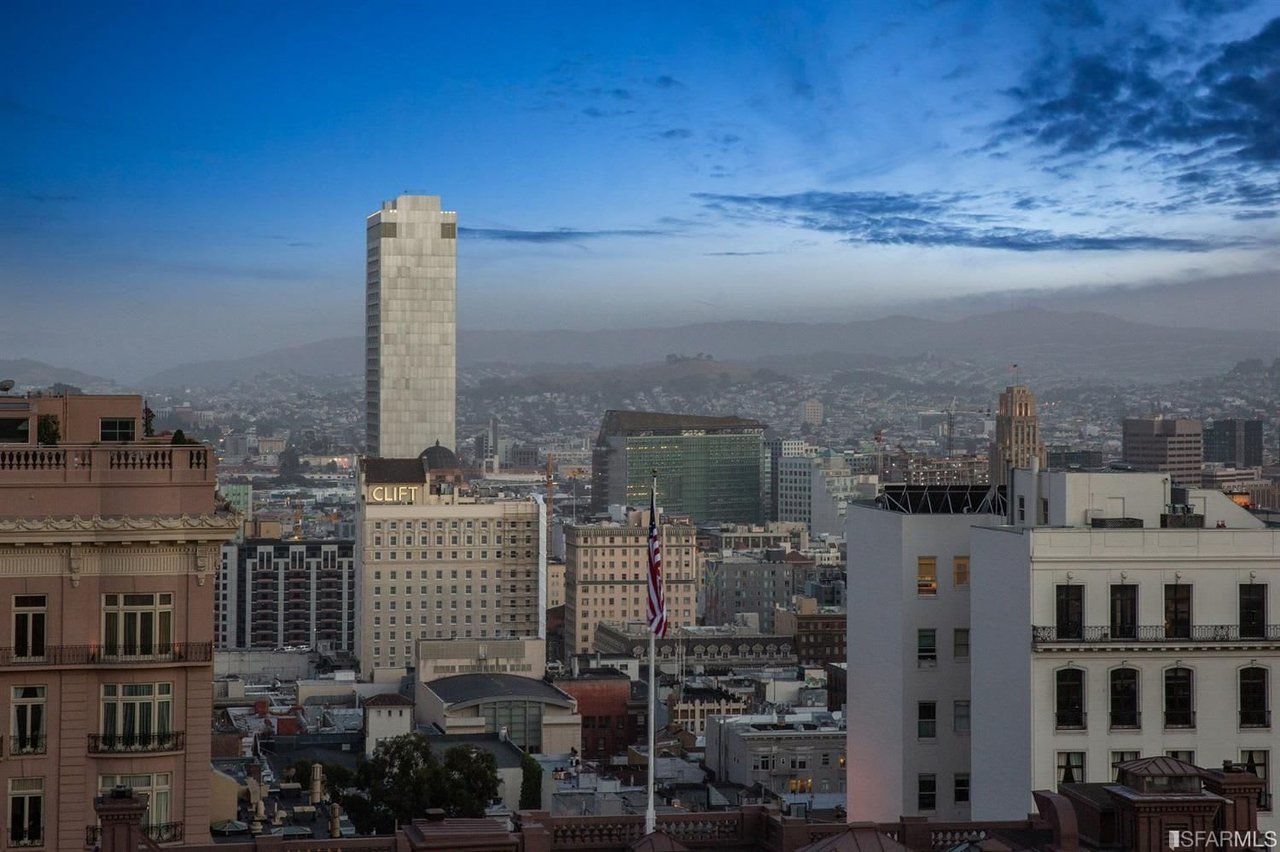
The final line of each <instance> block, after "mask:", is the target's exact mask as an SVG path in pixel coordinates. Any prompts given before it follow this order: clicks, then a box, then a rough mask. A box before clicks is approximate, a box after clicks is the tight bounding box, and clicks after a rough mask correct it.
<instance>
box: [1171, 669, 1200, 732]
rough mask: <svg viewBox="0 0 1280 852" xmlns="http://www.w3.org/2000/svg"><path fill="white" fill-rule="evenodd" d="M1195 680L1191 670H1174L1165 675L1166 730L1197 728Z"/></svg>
mask: <svg viewBox="0 0 1280 852" xmlns="http://www.w3.org/2000/svg"><path fill="white" fill-rule="evenodd" d="M1194 687H1195V680H1194V678H1193V676H1192V673H1191V669H1184V668H1174V669H1169V670H1168V671H1166V672H1165V673H1164V724H1165V727H1166V728H1194V727H1195V726H1196V714H1195V707H1194V704H1193V701H1192V698H1193V696H1194V694H1195V688H1194Z"/></svg>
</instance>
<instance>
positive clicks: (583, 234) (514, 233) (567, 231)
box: [458, 228, 669, 243]
mask: <svg viewBox="0 0 1280 852" xmlns="http://www.w3.org/2000/svg"><path fill="white" fill-rule="evenodd" d="M458 234H459V236H463V237H470V238H472V239H477V240H496V241H498V242H506V243H580V242H584V241H587V240H599V239H606V238H610V237H661V236H667V235H668V234H669V232H668V231H661V230H655V229H645V228H636V229H625V228H618V229H605V230H597V231H587V230H579V229H577V228H552V229H549V230H544V231H524V230H516V229H513V228H459V229H458Z"/></svg>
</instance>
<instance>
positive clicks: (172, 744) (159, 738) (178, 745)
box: [89, 731, 187, 754]
mask: <svg viewBox="0 0 1280 852" xmlns="http://www.w3.org/2000/svg"><path fill="white" fill-rule="evenodd" d="M186 744H187V736H186V732H185V731H164V732H162V733H148V734H89V753H90V754H128V753H137V752H151V751H182V749H183V748H185V747H186Z"/></svg>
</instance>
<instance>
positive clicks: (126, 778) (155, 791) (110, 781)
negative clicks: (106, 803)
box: [98, 772, 173, 826]
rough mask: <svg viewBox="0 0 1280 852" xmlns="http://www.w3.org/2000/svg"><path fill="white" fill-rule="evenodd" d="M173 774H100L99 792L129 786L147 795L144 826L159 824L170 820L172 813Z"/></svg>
mask: <svg viewBox="0 0 1280 852" xmlns="http://www.w3.org/2000/svg"><path fill="white" fill-rule="evenodd" d="M172 777H173V776H172V775H171V774H170V773H168V772H152V773H145V774H142V775H99V776H98V794H99V795H102V796H106V795H109V794H110V793H111V790H112V789H113V788H115V787H129V788H130V789H132V790H133V792H134V793H145V794H146V795H147V812H146V813H145V814H144V815H143V817H142V824H143V825H144V826H158V825H164V824H166V823H168V822H170V814H171V813H172V810H171V806H172V798H171V789H172V781H171V779H172Z"/></svg>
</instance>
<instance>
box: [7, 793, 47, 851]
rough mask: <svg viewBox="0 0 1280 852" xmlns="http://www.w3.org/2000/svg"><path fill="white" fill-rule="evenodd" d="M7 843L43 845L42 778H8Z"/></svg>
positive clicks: (14, 844) (13, 844) (11, 844)
mask: <svg viewBox="0 0 1280 852" xmlns="http://www.w3.org/2000/svg"><path fill="white" fill-rule="evenodd" d="M9 845H10V846H43V845H44V779H43V778H10V779H9Z"/></svg>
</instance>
